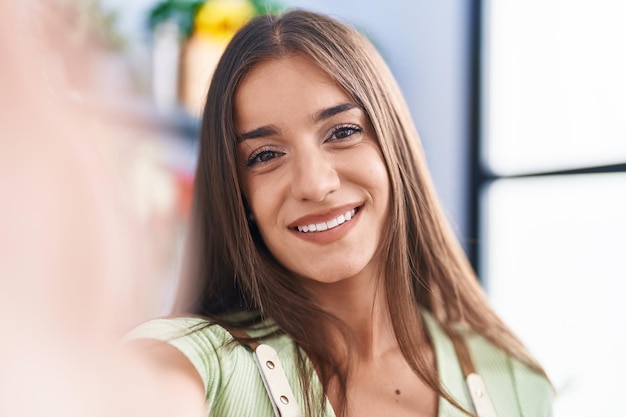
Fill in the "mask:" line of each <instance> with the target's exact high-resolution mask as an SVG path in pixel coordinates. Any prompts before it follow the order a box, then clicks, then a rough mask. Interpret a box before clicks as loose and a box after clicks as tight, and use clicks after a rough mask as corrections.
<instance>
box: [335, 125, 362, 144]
mask: <svg viewBox="0 0 626 417" xmlns="http://www.w3.org/2000/svg"><path fill="white" fill-rule="evenodd" d="M362 131H363V129H361V128H360V127H358V126H356V125H347V126H337V127H335V128H333V131H332V134H331V135H330V137H329V138H328V139H327V140H329V141H333V140H341V139H345V138H348V137H350V136H352V135H354V134H356V133H361V132H362Z"/></svg>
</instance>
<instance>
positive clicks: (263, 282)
mask: <svg viewBox="0 0 626 417" xmlns="http://www.w3.org/2000/svg"><path fill="white" fill-rule="evenodd" d="M194 192H195V194H194V204H195V206H194V220H193V222H194V223H193V225H192V228H191V229H190V230H191V233H190V236H189V245H188V253H187V259H186V266H187V270H186V275H187V277H186V278H187V280H186V281H185V282H187V283H188V285H187V286H186V287H185V288H182V289H181V297H180V299H181V301H180V302H179V305H178V310H179V311H178V312H179V313H182V314H184V315H185V316H186V317H177V318H166V319H159V320H154V321H151V322H148V323H146V324H144V325H142V326H140V327H139V328H138V329H136V330H135V331H134V332H132V333H131V335H130V336H129V338H131V339H133V340H134V339H156V340H157V341H156V342H154V341H153V342H152V343H149V344H150V346H151V349H150V350H147V351H146V355H148V356H154V359H155V360H154V362H155V364H156V365H155V366H169V368H170V369H172V368H173V369H178V374H179V376H181V377H182V378H186V379H187V380H189V381H194V384H195V386H196V387H197V391H198V392H199V393H201V394H202V395H204V396H205V398H206V403H207V407H208V410H209V413H210V414H211V415H212V416H241V415H256V416H269V415H274V414H275V415H283V416H286V415H307V416H318V415H327V416H334V415H337V416H368V415H376V416H378V415H382V414H393V415H396V416H416V415H417V416H437V415H438V416H461V415H473V413H475V415H479V416H484V417H487V416H494V415H496V414H497V415H500V416H521V415H533V416H534V415H540V416H546V415H550V414H551V390H550V385H549V383H548V381H547V378H546V376H545V373H544V372H543V370H542V368H541V366H540V365H539V364H538V363H537V362H536V361H535V360H534V359H533V358H532V357H531V356H530V355H529V354H528V352H527V351H526V350H525V348H524V346H523V345H522V344H521V343H520V342H519V341H518V339H517V338H516V337H515V336H514V335H513V334H512V333H511V332H510V330H509V329H508V328H507V327H506V326H505V325H504V324H503V323H502V321H501V320H500V319H499V318H498V317H497V316H496V315H495V314H494V312H493V311H492V310H491V308H490V307H489V305H488V304H487V302H486V299H485V297H484V294H483V292H482V290H481V288H480V286H479V285H478V283H477V281H476V278H475V276H474V274H473V272H472V270H471V268H470V267H469V265H468V262H467V260H466V258H465V256H464V254H463V252H462V250H461V249H460V247H459V245H458V243H457V242H456V240H455V238H454V235H453V234H452V233H451V231H450V229H449V227H448V225H447V223H446V221H445V219H444V216H443V215H442V213H441V210H440V209H439V206H438V203H437V200H436V198H435V193H434V191H433V189H432V186H431V184H430V180H429V175H428V172H427V169H426V165H425V162H424V158H423V153H422V150H421V149H420V147H419V138H418V135H417V133H416V131H415V128H414V126H413V122H412V120H411V118H410V116H409V112H408V110H407V108H406V104H405V103H404V100H403V98H402V94H401V93H400V91H399V89H398V87H397V85H396V83H395V80H394V79H393V77H392V75H391V73H390V71H389V69H388V68H387V66H386V65H385V63H384V62H383V61H382V59H381V58H380V56H379V55H378V53H377V52H376V50H375V49H374V48H373V46H372V45H371V44H370V43H369V42H368V41H367V40H366V39H364V38H363V37H362V36H360V35H359V34H358V33H357V32H356V31H354V30H352V29H351V28H350V27H348V26H346V25H344V24H342V23H339V22H337V21H335V20H333V19H330V18H328V17H325V16H322V15H319V14H314V13H310V12H305V11H291V12H288V13H286V14H284V15H282V16H262V17H259V18H255V19H253V20H252V21H251V22H250V23H249V24H247V25H246V26H245V27H244V28H242V29H241V30H240V31H239V32H238V33H237V34H236V35H235V37H234V38H233V40H232V41H231V43H230V44H229V46H228V47H227V49H226V51H225V53H224V55H223V57H222V59H221V60H220V62H219V64H218V66H217V68H216V71H215V74H214V77H213V80H212V83H211V86H210V89H209V92H208V96H207V101H206V106H205V109H204V115H203V128H202V134H201V149H200V156H199V163H198V171H197V175H196V184H195V191H194ZM192 315H193V316H192ZM163 342H165V343H163ZM145 343H146V342H145V341H144V342H143V343H142V345H145ZM259 343H262V345H261V346H258V344H259ZM172 346H173V347H175V348H176V349H172ZM249 348H252V350H255V353H254V354H253V353H251V352H250V349H249ZM268 349H269V352H270V356H271V357H270V358H268V359H263V358H264V357H265V356H264V355H266V354H267V352H268ZM255 359H256V361H255ZM181 364H186V366H183V365H181ZM257 364H258V366H259V369H257ZM191 365H192V366H191ZM280 370H284V374H285V375H284V376H281V372H279V371H280ZM276 383H277V384H278V385H276ZM300 406H302V409H300V408H299V407H300Z"/></svg>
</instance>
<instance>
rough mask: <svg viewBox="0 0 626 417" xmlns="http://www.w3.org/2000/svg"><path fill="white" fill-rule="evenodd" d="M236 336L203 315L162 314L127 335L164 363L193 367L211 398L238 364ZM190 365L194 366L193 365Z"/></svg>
mask: <svg viewBox="0 0 626 417" xmlns="http://www.w3.org/2000/svg"><path fill="white" fill-rule="evenodd" d="M232 341H233V337H232V336H231V335H230V333H228V331H227V330H226V329H224V328H223V327H221V326H218V325H216V324H213V323H211V322H209V321H207V320H206V319H203V318H200V317H171V318H159V319H153V320H150V321H147V322H145V323H142V324H140V325H139V326H137V327H135V328H134V329H133V330H131V331H130V332H129V333H128V334H127V335H126V336H125V337H124V342H125V343H133V344H135V345H136V346H137V347H139V349H141V350H142V352H143V353H144V354H145V355H146V356H149V357H151V359H153V360H154V361H156V362H158V363H159V364H160V365H162V366H163V367H176V368H177V369H180V370H184V369H187V370H189V369H191V370H192V371H195V374H196V378H198V380H199V381H201V383H202V387H203V390H204V392H205V394H206V396H207V399H208V398H210V397H212V396H214V395H216V394H217V387H219V385H220V382H221V380H222V379H223V378H224V376H225V374H226V375H228V373H229V369H232V367H233V366H234V364H233V362H234V361H236V352H235V354H233V352H232V350H233V349H234V348H233V346H232V345H233V343H232ZM189 365H190V366H189Z"/></svg>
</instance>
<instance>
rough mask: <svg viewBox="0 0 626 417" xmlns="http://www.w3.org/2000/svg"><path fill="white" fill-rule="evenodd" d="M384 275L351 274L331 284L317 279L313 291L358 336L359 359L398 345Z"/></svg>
mask: <svg viewBox="0 0 626 417" xmlns="http://www.w3.org/2000/svg"><path fill="white" fill-rule="evenodd" d="M380 282H382V279H381V277H371V278H368V279H363V277H360V278H356V277H354V278H350V279H346V280H343V281H341V282H336V283H332V284H319V283H316V284H315V285H313V286H312V290H313V292H314V295H315V296H316V298H317V299H318V302H319V303H320V304H321V306H322V308H323V309H324V310H325V311H327V312H329V313H331V314H333V315H334V316H335V317H337V318H338V319H339V320H341V321H342V322H343V323H344V324H345V325H347V326H348V327H349V328H350V330H351V331H352V335H353V336H354V337H355V338H356V346H357V349H356V351H351V353H352V354H356V355H357V356H358V358H359V360H372V359H375V358H377V357H379V356H382V355H384V354H385V353H386V352H388V351H389V350H391V349H394V348H395V347H397V342H396V339H395V336H394V332H393V327H392V324H391V320H390V318H389V309H388V306H387V299H386V295H385V290H384V286H383V285H382V284H381V283H380Z"/></svg>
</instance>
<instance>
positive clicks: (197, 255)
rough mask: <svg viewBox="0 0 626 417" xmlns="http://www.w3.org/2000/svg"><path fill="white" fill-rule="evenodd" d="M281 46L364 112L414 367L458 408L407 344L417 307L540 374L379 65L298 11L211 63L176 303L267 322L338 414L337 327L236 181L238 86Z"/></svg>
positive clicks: (251, 31)
mask: <svg viewBox="0 0 626 417" xmlns="http://www.w3.org/2000/svg"><path fill="white" fill-rule="evenodd" d="M292 54H299V55H301V56H304V57H306V58H308V59H309V60H311V61H312V62H314V63H315V64H317V65H318V66H319V67H320V68H321V69H322V70H324V71H325V72H326V73H327V74H328V75H329V76H330V77H332V78H333V79H334V81H335V82H336V83H337V85H338V86H340V87H341V88H343V89H344V90H345V91H346V93H347V94H348V95H349V96H351V98H352V99H353V100H354V101H355V102H356V103H357V104H359V105H360V106H361V107H362V108H363V109H364V111H365V112H366V114H367V115H368V117H369V119H370V121H371V124H372V126H373V129H374V131H375V133H376V136H377V138H378V142H379V146H380V149H381V152H382V154H383V157H384V159H385V162H386V164H387V169H388V174H389V181H390V186H391V187H390V188H391V209H390V215H391V221H390V224H389V227H388V228H387V231H386V236H385V238H384V244H383V246H382V248H381V253H382V255H383V258H382V259H385V264H384V270H383V271H382V276H384V277H385V278H386V279H385V281H384V283H383V284H382V285H384V294H385V295H386V297H387V301H388V302H387V305H388V306H389V309H390V316H391V317H392V319H393V320H392V322H393V328H394V332H395V336H396V338H397V341H398V344H399V347H400V349H401V351H402V353H403V355H404V357H405V358H406V360H407V362H408V364H409V365H410V366H411V367H412V369H413V370H414V371H415V373H416V374H417V375H419V376H420V377H421V378H422V379H423V380H424V381H425V382H426V383H427V384H428V385H429V386H430V387H431V388H433V389H434V390H436V391H437V392H438V393H439V394H440V395H443V396H444V397H445V398H447V399H448V400H449V401H451V402H452V403H454V404H457V405H458V403H457V402H456V401H454V399H452V398H451V397H450V396H449V395H448V394H447V393H446V392H445V390H444V388H443V387H442V386H441V383H440V381H439V379H438V376H437V371H436V369H435V367H434V366H433V365H432V364H431V363H429V362H427V361H426V360H425V359H424V358H423V357H422V356H421V355H420V352H419V351H418V349H416V348H415V347H416V346H419V345H422V344H423V343H424V342H426V339H427V334H426V332H425V331H424V328H423V324H422V320H421V319H420V314H419V311H420V309H422V310H427V311H429V312H431V313H432V314H433V315H434V316H435V318H436V319H437V320H438V321H439V322H440V323H441V325H442V326H443V327H444V329H447V330H450V329H451V326H452V324H454V323H458V322H463V323H465V324H467V325H468V326H469V327H471V328H472V329H473V330H474V331H476V332H478V333H479V334H481V335H482V336H484V337H485V338H486V339H487V340H489V341H490V342H491V343H493V344H494V345H495V346H497V347H498V348H500V349H502V350H503V351H504V352H506V353H508V354H509V355H511V356H512V357H514V358H516V359H518V360H520V361H521V362H522V363H524V364H526V365H527V366H529V367H530V368H532V369H534V370H535V371H537V372H539V373H541V374H544V372H543V370H542V368H541V367H540V365H539V364H538V363H537V362H536V361H535V360H534V359H533V358H532V357H531V356H530V355H529V354H528V353H527V351H526V350H525V348H524V346H523V345H522V344H521V343H520V341H519V340H518V339H517V338H516V337H515V336H514V335H513V334H512V332H511V331H510V330H509V329H508V328H507V327H506V325H505V324H504V323H503V322H502V321H501V320H500V319H499V318H498V317H497V316H496V314H495V313H494V312H493V311H492V309H491V308H490V307H489V305H488V303H487V301H486V297H485V296H484V293H483V291H482V289H481V287H480V285H479V284H478V282H477V279H476V276H475V275H474V272H473V270H472V268H471V267H470V265H469V263H468V261H467V259H466V257H465V255H464V253H463V251H462V249H461V247H460V245H459V244H458V242H457V240H456V238H455V236H454V234H453V233H452V232H451V229H450V227H449V226H448V224H447V222H446V219H445V218H444V216H443V214H442V211H441V209H440V207H439V204H438V202H437V198H436V196H435V193H434V190H433V186H432V184H431V181H430V178H429V174H428V171H427V168H426V162H425V159H424V155H423V151H422V149H421V146H420V142H419V137H418V134H417V131H416V130H415V127H414V125H413V121H412V119H411V117H410V114H409V111H408V108H407V106H406V103H405V102H404V98H403V96H402V94H401V92H400V90H399V88H398V86H397V84H396V82H395V80H394V78H393V76H392V74H391V72H390V71H389V69H388V67H387V66H386V64H385V63H384V61H383V60H382V58H381V57H380V55H379V54H378V52H377V51H376V50H375V48H374V47H373V46H372V45H371V43H370V42H369V41H367V40H366V39H365V38H364V37H363V36H362V35H360V34H359V33H358V32H357V31H355V30H353V29H352V28H351V27H349V26H347V25H345V24H342V23H340V22H338V21H336V20H333V19H331V18H329V17H326V16H323V15H319V14H315V13H311V12H307V11H302V10H295V11H290V12H287V13H285V14H283V15H281V16H261V17H257V18H255V19H253V20H252V21H251V22H250V23H248V24H247V25H246V26H245V27H244V28H242V29H241V30H240V31H239V32H238V33H237V34H236V35H235V37H234V38H233V39H232V41H231V42H230V44H229V46H228V47H227V49H226V51H225V52H224V54H223V56H222V58H221V60H220V62H219V64H218V65H217V68H216V70H215V73H214V75H213V79H212V82H211V85H210V88H209V92H208V95H207V101H206V105H205V109H204V114H203V121H202V132H201V143H200V153H199V162H198V168H197V173H196V180H195V190H194V209H193V216H192V222H191V225H190V231H189V232H190V240H189V251H188V257H187V261H186V262H187V271H186V272H187V277H186V278H187V279H188V280H189V281H188V282H189V284H190V285H188V286H187V288H186V289H185V290H184V291H183V292H182V299H184V300H186V304H181V306H182V310H183V311H187V312H190V311H191V312H194V313H197V314H201V315H204V316H207V317H209V318H210V319H211V320H212V321H213V322H217V323H220V324H223V325H225V326H230V327H243V328H245V327H246V326H248V325H250V324H252V323H259V322H262V321H263V320H264V319H266V318H271V319H272V320H273V321H274V322H275V323H276V324H277V328H278V329H280V330H278V331H279V332H284V333H286V334H288V335H289V336H290V337H291V338H293V340H294V341H295V343H296V345H297V346H298V347H299V349H301V350H302V351H303V352H304V353H305V354H306V356H307V357H308V358H310V359H311V362H312V363H313V364H314V365H315V369H316V370H317V372H318V374H319V377H320V380H321V382H322V385H323V386H324V389H325V391H326V390H327V389H328V387H329V384H330V382H331V381H333V380H334V381H335V382H337V385H338V387H339V394H340V395H339V399H340V401H339V404H338V405H337V412H338V414H339V415H341V414H344V413H345V410H346V404H347V402H346V383H347V380H348V374H349V368H348V367H346V366H345V365H342V363H341V362H340V361H339V360H337V355H336V354H333V352H328V350H329V349H331V348H330V347H329V346H328V345H327V344H325V343H322V342H321V341H324V340H328V336H329V334H328V332H329V330H328V329H329V327H332V326H329V324H333V325H334V326H335V327H336V326H341V323H339V322H338V320H337V319H335V318H334V317H333V316H331V315H329V314H328V313H326V312H324V311H323V310H322V309H321V308H320V307H319V305H317V304H316V302H315V299H314V298H313V297H312V296H311V294H310V293H309V292H308V291H307V290H306V289H305V288H304V287H303V286H301V285H299V283H298V280H296V279H293V274H292V273H290V271H288V270H286V269H285V268H284V267H283V266H282V265H281V264H279V263H278V262H277V261H276V260H275V259H274V258H273V257H272V255H271V253H269V251H268V250H267V249H266V247H265V245H264V244H263V241H262V240H261V239H260V237H259V234H258V231H257V230H256V229H255V227H254V223H253V222H250V221H249V220H248V219H247V215H246V214H247V210H246V203H245V200H244V198H243V195H242V190H241V186H240V183H239V179H238V177H237V162H236V161H237V131H236V128H235V122H234V120H235V117H234V97H235V93H236V91H237V88H238V85H239V83H240V82H241V80H242V79H243V78H244V77H245V76H246V74H247V73H248V72H249V71H250V69H251V68H253V67H254V66H255V64H257V63H259V62H261V61H264V60H268V59H275V58H280V57H284V56H287V55H292ZM242 311H243V312H249V313H251V314H250V315H247V316H246V317H247V318H248V320H247V321H242V320H240V318H241V317H242V316H241V315H237V314H234V313H239V312H242ZM234 317H238V318H239V320H235V319H234ZM298 352H300V351H298ZM299 358H300V359H299V364H300V371H301V375H302V378H301V379H302V381H303V382H302V383H303V384H304V388H305V391H304V392H310V390H308V389H306V388H309V385H308V384H309V381H310V379H309V378H308V376H307V372H310V370H309V369H307V367H306V365H305V361H304V360H303V358H302V356H299ZM310 397H311V398H308V399H307V405H306V407H307V409H308V411H309V413H308V415H314V414H320V413H321V411H319V410H321V409H323V407H321V405H322V404H323V398H322V397H316V398H313V395H311V396H310ZM318 402H319V403H318ZM318 405H319V407H318ZM314 409H315V410H316V411H315V412H312V411H314Z"/></svg>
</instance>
